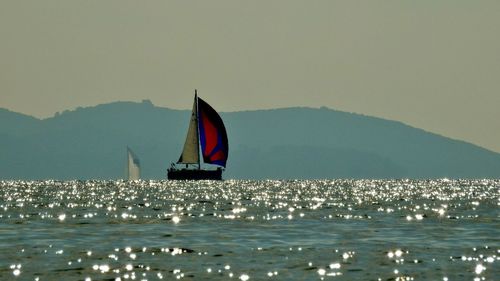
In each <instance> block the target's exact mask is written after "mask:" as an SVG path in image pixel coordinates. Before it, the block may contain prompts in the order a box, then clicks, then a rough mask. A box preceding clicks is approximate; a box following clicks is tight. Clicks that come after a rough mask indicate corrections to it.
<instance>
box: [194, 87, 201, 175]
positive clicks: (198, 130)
mask: <svg viewBox="0 0 500 281" xmlns="http://www.w3.org/2000/svg"><path fill="white" fill-rule="evenodd" d="M194 102H195V104H196V125H197V126H196V139H197V140H198V146H199V145H200V126H199V116H198V90H196V89H194ZM199 151H200V150H199V149H198V170H201V163H200V156H199V155H200V152H199Z"/></svg>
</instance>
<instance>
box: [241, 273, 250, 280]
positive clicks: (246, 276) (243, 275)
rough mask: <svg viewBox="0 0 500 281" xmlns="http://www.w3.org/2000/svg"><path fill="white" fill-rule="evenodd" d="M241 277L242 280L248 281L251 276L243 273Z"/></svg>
mask: <svg viewBox="0 0 500 281" xmlns="http://www.w3.org/2000/svg"><path fill="white" fill-rule="evenodd" d="M240 279H241V281H246V280H248V279H250V276H248V275H247V274H242V275H240Z"/></svg>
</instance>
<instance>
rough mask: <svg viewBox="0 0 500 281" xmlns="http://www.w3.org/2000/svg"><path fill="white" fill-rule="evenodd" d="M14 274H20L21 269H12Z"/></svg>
mask: <svg viewBox="0 0 500 281" xmlns="http://www.w3.org/2000/svg"><path fill="white" fill-rule="evenodd" d="M12 274H14V276H19V274H21V270H19V269H17V268H16V269H14V271H12Z"/></svg>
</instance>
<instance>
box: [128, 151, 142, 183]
mask: <svg viewBox="0 0 500 281" xmlns="http://www.w3.org/2000/svg"><path fill="white" fill-rule="evenodd" d="M127 176H128V180H138V179H140V178H141V163H140V162H139V158H138V157H137V155H135V153H134V152H132V150H131V149H130V148H128V147H127Z"/></svg>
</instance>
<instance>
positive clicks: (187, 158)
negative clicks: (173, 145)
mask: <svg viewBox="0 0 500 281" xmlns="http://www.w3.org/2000/svg"><path fill="white" fill-rule="evenodd" d="M196 99H197V97H196V96H195V98H194V103H193V111H192V112H191V120H190V121H189V129H188V133H187V136H186V141H185V142H184V149H183V150H182V154H181V157H180V158H179V161H178V162H177V163H181V164H198V163H199V159H200V156H199V154H200V153H199V146H200V144H199V140H198V110H197V100H196Z"/></svg>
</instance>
